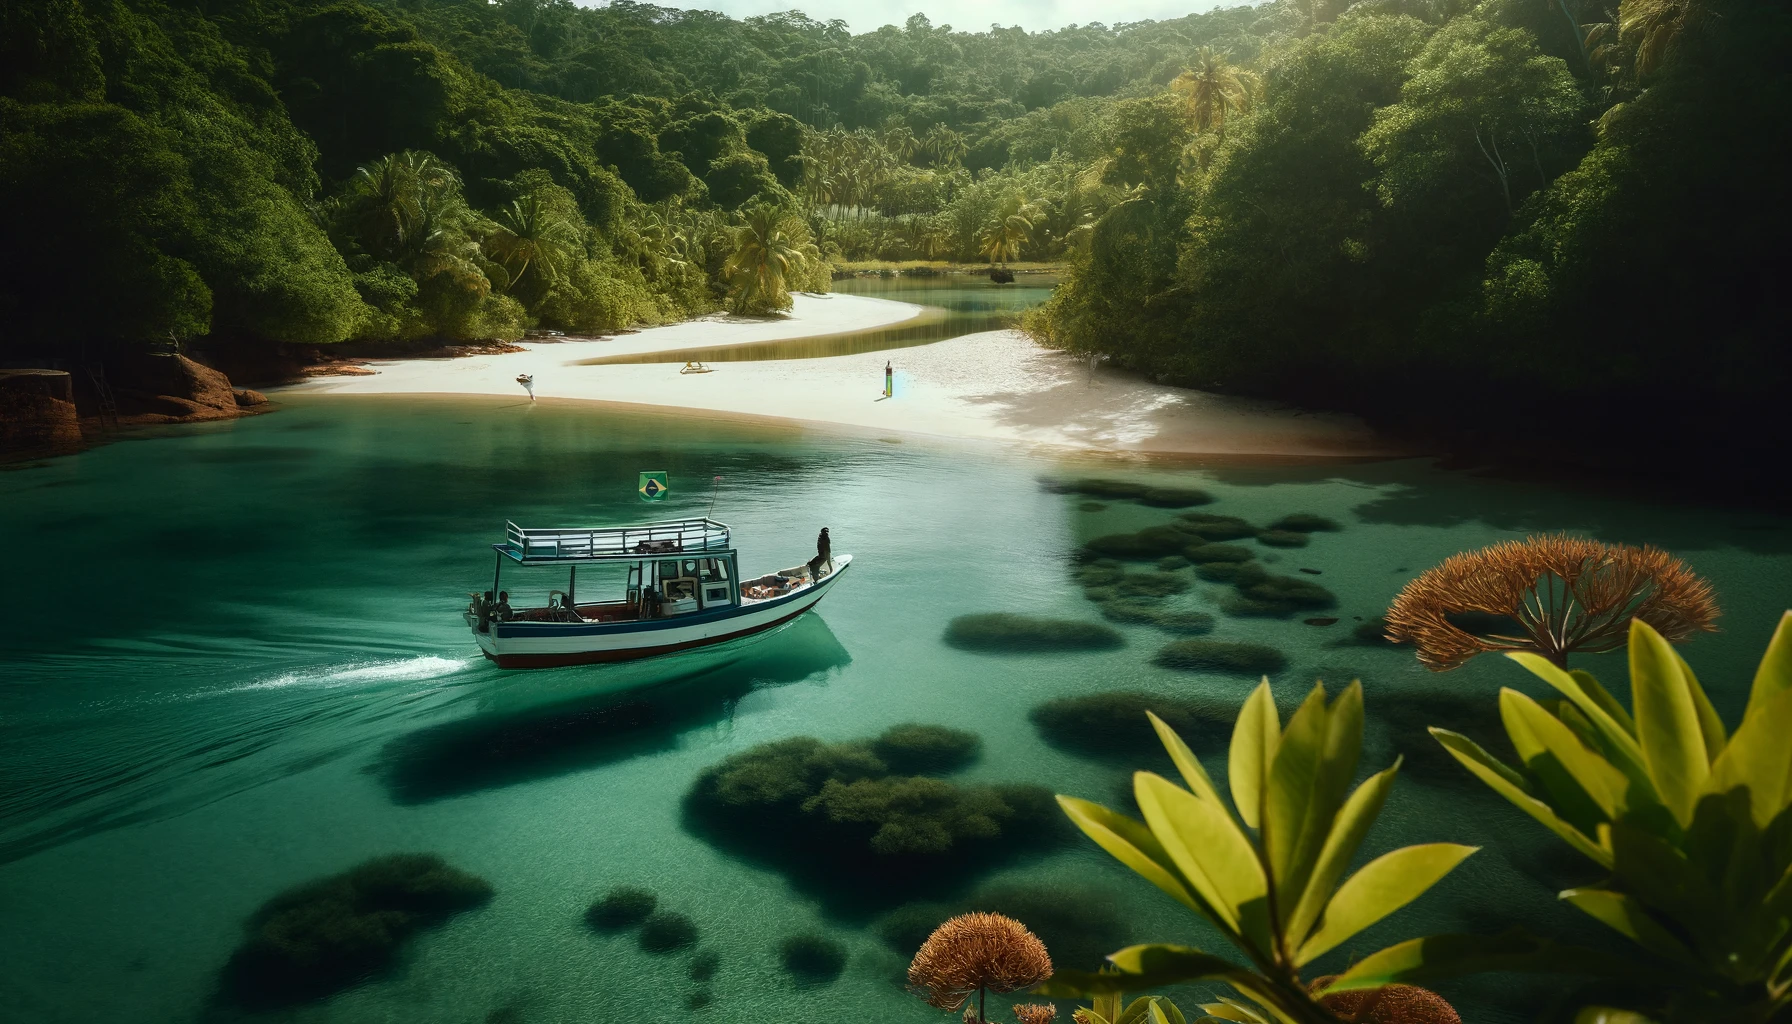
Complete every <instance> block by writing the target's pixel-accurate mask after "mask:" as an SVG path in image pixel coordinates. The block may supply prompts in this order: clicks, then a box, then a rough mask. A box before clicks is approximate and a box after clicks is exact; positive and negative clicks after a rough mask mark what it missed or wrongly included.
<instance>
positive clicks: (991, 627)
mask: <svg viewBox="0 0 1792 1024" xmlns="http://www.w3.org/2000/svg"><path fill="white" fill-rule="evenodd" d="M944 639H945V641H946V643H947V644H948V645H950V646H952V647H956V648H958V649H960V650H965V651H977V652H979V653H984V654H1048V653H1055V652H1062V651H1099V650H1107V649H1110V648H1114V647H1119V646H1121V645H1123V644H1124V643H1126V638H1125V637H1122V636H1121V635H1120V634H1119V633H1118V632H1117V631H1115V630H1114V629H1113V628H1112V627H1109V626H1104V625H1101V624H1100V623H1098V622H1077V621H1075V620H1071V619H1043V618H1035V617H1033V616H1030V615H1015V614H1012V613H1010V612H986V613H983V614H981V615H960V616H959V617H958V618H956V619H953V620H952V623H951V625H949V626H947V627H946V635H945V637H944Z"/></svg>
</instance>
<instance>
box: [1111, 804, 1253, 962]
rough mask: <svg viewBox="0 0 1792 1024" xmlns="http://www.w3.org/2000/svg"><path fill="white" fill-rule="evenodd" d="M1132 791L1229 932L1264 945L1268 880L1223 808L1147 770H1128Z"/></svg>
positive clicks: (1166, 847) (1147, 818)
mask: <svg viewBox="0 0 1792 1024" xmlns="http://www.w3.org/2000/svg"><path fill="white" fill-rule="evenodd" d="M1133 794H1134V795H1135V796H1136V797H1137V798H1138V801H1139V809H1140V810H1142V811H1144V812H1145V823H1146V824H1147V825H1150V826H1151V832H1152V834H1153V835H1155V836H1157V840H1158V842H1159V843H1162V844H1163V848H1164V850H1165V851H1166V852H1168V853H1169V855H1170V859H1171V860H1172V861H1174V862H1175V864H1176V867H1177V868H1179V869H1180V870H1181V872H1182V877H1184V878H1186V879H1188V881H1189V883H1190V884H1191V885H1192V886H1194V887H1195V889H1196V890H1197V891H1199V892H1200V893H1201V895H1202V896H1203V897H1204V898H1205V899H1206V900H1207V901H1208V902H1209V903H1211V904H1213V905H1214V909H1215V910H1218V911H1220V912H1221V913H1222V914H1224V915H1226V916H1227V918H1228V921H1227V922H1226V923H1227V924H1228V925H1229V926H1230V928H1231V930H1232V931H1233V932H1235V933H1237V934H1238V935H1239V936H1241V937H1242V938H1243V939H1245V940H1246V941H1247V942H1248V943H1250V945H1251V946H1252V947H1254V948H1255V949H1256V950H1258V951H1259V952H1261V951H1266V950H1268V949H1269V948H1270V946H1271V944H1270V938H1269V908H1268V901H1269V881H1268V879H1266V878H1265V877H1264V875H1263V865H1262V864H1261V863H1260V862H1259V861H1258V860H1257V851H1256V850H1255V849H1254V848H1253V847H1252V846H1251V843H1250V840H1248V839H1246V838H1245V835H1244V831H1243V830H1242V829H1240V828H1239V827H1238V824H1237V823H1236V822H1234V821H1233V820H1232V817H1231V815H1229V814H1227V813H1226V810H1225V808H1223V807H1221V806H1219V805H1218V804H1216V803H1213V802H1211V801H1207V800H1202V799H1201V798H1199V797H1197V796H1195V795H1194V794H1193V793H1190V792H1189V791H1187V790H1185V789H1183V788H1181V787H1180V786H1177V785H1176V784H1175V783H1172V782H1170V781H1169V780H1168V779H1165V778H1162V777H1161V776H1158V775H1154V774H1152V773H1150V772H1139V773H1137V774H1136V775H1134V776H1133ZM1116 962H1117V961H1116ZM1123 966H1124V965H1123Z"/></svg>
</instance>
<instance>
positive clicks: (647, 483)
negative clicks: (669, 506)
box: [637, 469, 672, 501]
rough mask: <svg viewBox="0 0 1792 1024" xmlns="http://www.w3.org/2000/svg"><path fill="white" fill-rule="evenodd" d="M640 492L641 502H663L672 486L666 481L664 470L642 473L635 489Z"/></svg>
mask: <svg viewBox="0 0 1792 1024" xmlns="http://www.w3.org/2000/svg"><path fill="white" fill-rule="evenodd" d="M637 489H638V490H639V491H640V492H641V500H642V501H665V500H666V494H667V492H669V491H671V490H672V485H671V484H670V483H669V482H668V481H667V479H666V471H665V470H663V469H662V470H655V471H653V472H648V473H642V474H641V483H640V486H639V487H638V488H637Z"/></svg>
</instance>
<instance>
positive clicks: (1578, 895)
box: [1562, 887, 1701, 969]
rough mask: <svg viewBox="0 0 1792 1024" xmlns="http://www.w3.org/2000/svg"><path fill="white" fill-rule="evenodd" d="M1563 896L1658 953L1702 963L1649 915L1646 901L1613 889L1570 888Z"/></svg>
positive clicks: (1695, 964)
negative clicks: (1639, 900)
mask: <svg viewBox="0 0 1792 1024" xmlns="http://www.w3.org/2000/svg"><path fill="white" fill-rule="evenodd" d="M1562 899H1565V900H1567V901H1568V902H1569V903H1572V904H1574V905H1575V906H1576V907H1579V908H1580V909H1581V910H1582V911H1585V912H1586V913H1587V914H1589V915H1591V916H1592V917H1593V918H1594V919H1595V920H1597V921H1599V922H1600V923H1601V924H1604V925H1605V926H1606V927H1608V928H1611V929H1613V930H1614V931H1616V932H1618V933H1619V934H1620V935H1624V936H1626V937H1628V938H1629V939H1630V940H1631V941H1633V942H1635V943H1636V944H1637V945H1639V946H1642V947H1643V948H1644V949H1647V950H1648V951H1650V952H1651V953H1654V954H1655V955H1657V956H1661V957H1666V958H1667V959H1669V960H1673V961H1676V962H1678V963H1681V964H1685V965H1687V966H1689V967H1692V968H1695V969H1699V968H1700V967H1701V964H1700V963H1699V960H1698V958H1697V957H1695V956H1694V955H1693V953H1692V950H1690V949H1687V948H1686V944H1685V943H1683V942H1681V941H1680V940H1679V939H1676V938H1674V936H1673V934H1672V933H1670V932H1669V931H1668V930H1667V929H1666V928H1663V927H1662V926H1661V924H1660V923H1659V922H1657V921H1656V920H1655V919H1654V918H1652V917H1650V916H1649V912H1648V911H1646V910H1644V909H1643V905H1642V904H1641V903H1638V902H1637V901H1636V900H1635V899H1633V898H1631V897H1630V896H1628V895H1626V894H1625V893H1621V892H1613V891H1611V890H1610V889H1600V888H1594V887H1589V888H1584V889H1569V890H1567V891H1565V892H1563V893H1562Z"/></svg>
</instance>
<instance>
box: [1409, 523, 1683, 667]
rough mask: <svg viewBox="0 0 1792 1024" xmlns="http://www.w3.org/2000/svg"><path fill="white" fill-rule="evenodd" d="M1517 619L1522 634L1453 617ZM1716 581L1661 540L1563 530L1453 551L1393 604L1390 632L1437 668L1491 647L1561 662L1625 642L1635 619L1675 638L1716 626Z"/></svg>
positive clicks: (1461, 661) (1413, 582) (1677, 639)
mask: <svg viewBox="0 0 1792 1024" xmlns="http://www.w3.org/2000/svg"><path fill="white" fill-rule="evenodd" d="M1474 613H1479V614H1482V615H1491V616H1504V617H1507V618H1510V619H1512V620H1514V621H1515V623H1516V624H1517V630H1516V631H1515V632H1513V633H1498V632H1493V631H1491V630H1489V631H1488V632H1486V633H1478V632H1470V631H1469V630H1467V629H1464V628H1462V627H1461V626H1459V625H1457V624H1456V623H1454V622H1452V621H1450V620H1451V617H1452V616H1463V615H1465V614H1474ZM1717 615H1718V610H1717V602H1716V600H1715V599H1714V598H1713V597H1712V594H1711V584H1710V583H1708V582H1706V581H1705V580H1704V579H1702V578H1700V577H1699V576H1698V575H1697V574H1695V573H1694V572H1693V571H1692V570H1691V569H1689V568H1687V566H1686V563H1684V562H1682V561H1680V559H1678V558H1675V557H1674V556H1673V555H1670V554H1668V553H1667V552H1666V551H1663V550H1661V549H1660V548H1655V547H1648V546H1644V547H1640V548H1639V547H1632V546H1631V545H1628V544H1604V543H1601V542H1599V541H1596V540H1587V539H1585V538H1581V537H1570V536H1568V535H1566V534H1554V535H1551V536H1544V537H1527V538H1526V539H1524V540H1522V541H1507V542H1505V543H1503V544H1495V545H1493V546H1492V547H1488V548H1482V549H1481V550H1479V551H1465V552H1463V553H1461V554H1459V555H1452V556H1451V557H1449V558H1447V559H1445V560H1444V561H1443V562H1442V563H1441V564H1439V565H1438V566H1436V567H1435V568H1432V569H1429V570H1427V571H1426V572H1425V573H1424V574H1422V575H1420V576H1419V577H1418V578H1417V579H1415V580H1413V581H1412V582H1411V583H1408V584H1407V585H1406V589H1405V590H1402V591H1401V592H1400V596H1399V597H1397V598H1395V599H1394V604H1393V607H1391V608H1389V609H1388V619H1387V621H1388V639H1389V640H1392V641H1394V642H1395V643H1410V644H1412V645H1414V646H1415V647H1417V648H1418V652H1419V660H1420V661H1421V662H1424V663H1425V665H1426V666H1427V667H1428V668H1430V669H1431V670H1432V671H1435V672H1442V671H1445V670H1447V669H1452V668H1456V667H1458V666H1460V665H1461V664H1462V663H1463V662H1466V661H1468V660H1469V659H1470V658H1472V657H1474V656H1475V655H1477V654H1484V653H1486V652H1488V651H1536V652H1537V653H1538V654H1541V655H1543V656H1544V657H1546V658H1548V659H1549V660H1551V661H1553V662H1555V663H1556V664H1557V665H1566V664H1567V659H1568V655H1569V654H1570V653H1572V652H1575V651H1579V652H1583V653H1587V654H1596V653H1598V652H1601V651H1610V650H1614V649H1616V648H1618V647H1622V646H1623V645H1624V643H1625V641H1626V640H1627V638H1628V636H1629V630H1630V620H1631V619H1633V618H1634V619H1641V620H1643V621H1644V622H1646V623H1648V624H1649V625H1651V626H1653V627H1655V629H1656V631H1657V632H1659V633H1661V635H1662V636H1664V637H1666V638H1667V639H1668V640H1669V641H1672V642H1676V643H1677V642H1679V641H1681V640H1685V639H1686V638H1687V637H1689V636H1691V635H1692V634H1693V633H1696V632H1698V631H1699V630H1710V629H1714V628H1715V627H1714V626H1712V624H1711V622H1712V620H1713V619H1715V618H1717Z"/></svg>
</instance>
